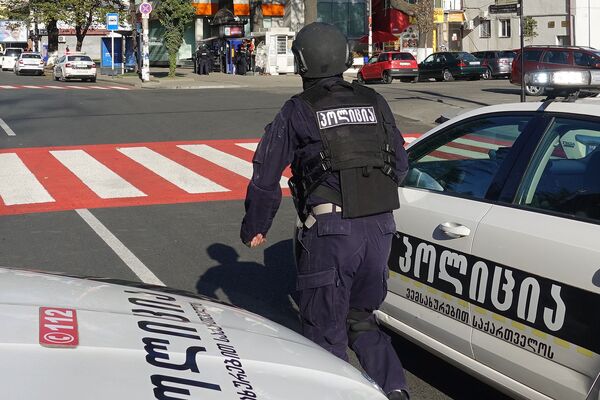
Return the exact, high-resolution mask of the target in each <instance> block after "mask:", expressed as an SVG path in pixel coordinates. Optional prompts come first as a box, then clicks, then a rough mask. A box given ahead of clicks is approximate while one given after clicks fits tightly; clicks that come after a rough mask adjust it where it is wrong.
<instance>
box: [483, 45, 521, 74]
mask: <svg viewBox="0 0 600 400" xmlns="http://www.w3.org/2000/svg"><path fill="white" fill-rule="evenodd" d="M473 55H474V56H475V57H477V58H478V59H480V60H481V65H482V66H485V67H486V70H485V72H484V73H483V74H482V77H483V79H493V78H500V77H507V76H509V75H510V72H511V69H512V63H513V60H514V59H515V56H516V54H515V52H514V51H508V50H502V51H478V52H475V53H473Z"/></svg>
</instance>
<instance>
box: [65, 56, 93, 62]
mask: <svg viewBox="0 0 600 400" xmlns="http://www.w3.org/2000/svg"><path fill="white" fill-rule="evenodd" d="M69 61H92V59H91V58H89V57H88V56H69Z"/></svg>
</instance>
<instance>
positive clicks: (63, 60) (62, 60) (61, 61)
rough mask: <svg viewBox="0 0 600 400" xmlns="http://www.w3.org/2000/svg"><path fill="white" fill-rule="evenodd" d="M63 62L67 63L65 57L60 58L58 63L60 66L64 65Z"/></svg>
mask: <svg viewBox="0 0 600 400" xmlns="http://www.w3.org/2000/svg"><path fill="white" fill-rule="evenodd" d="M63 62H65V56H62V57H60V58H59V59H58V61H57V62H56V63H57V64H60V63H63Z"/></svg>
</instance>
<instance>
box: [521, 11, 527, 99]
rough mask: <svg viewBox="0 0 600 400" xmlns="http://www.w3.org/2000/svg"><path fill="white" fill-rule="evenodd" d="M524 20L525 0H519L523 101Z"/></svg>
mask: <svg viewBox="0 0 600 400" xmlns="http://www.w3.org/2000/svg"><path fill="white" fill-rule="evenodd" d="M523 21H524V18H523V0H519V26H520V27H521V29H520V34H521V35H520V36H521V103H525V102H526V101H527V97H526V95H525V24H524V22H523Z"/></svg>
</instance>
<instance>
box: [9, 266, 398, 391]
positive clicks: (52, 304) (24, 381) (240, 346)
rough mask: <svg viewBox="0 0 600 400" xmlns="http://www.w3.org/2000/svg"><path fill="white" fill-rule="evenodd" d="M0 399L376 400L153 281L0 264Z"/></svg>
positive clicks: (242, 322) (274, 327)
mask: <svg viewBox="0 0 600 400" xmlns="http://www.w3.org/2000/svg"><path fill="white" fill-rule="evenodd" d="M0 316H1V318H2V329H1V330H0V347H1V348H2V356H3V360H4V362H2V363H0V374H1V376H2V398H3V399H46V400H81V399H86V400H95V399H98V400H100V399H102V400H105V399H127V400H147V399H159V400H161V399H206V400H216V399H228V400H229V399H231V400H255V399H285V400H306V399H334V400H335V399H337V400H385V399H386V397H385V395H384V394H383V393H382V392H381V391H380V389H379V388H378V387H377V386H376V385H375V384H373V383H371V381H370V380H369V379H367V378H366V377H365V376H363V374H362V373H361V372H359V371H358V370H357V369H355V368H354V367H352V366H351V365H350V364H348V363H346V362H344V361H342V360H340V359H338V358H337V357H335V356H333V355H331V354H329V353H328V352H327V351H325V350H324V349H322V348H321V347H319V346H318V345H316V344H314V343H313V342H311V341H309V340H307V339H305V338H304V337H302V336H301V335H299V334H297V333H295V332H293V331H291V330H289V329H287V328H284V327H282V326H280V325H278V324H276V323H274V322H271V321H269V320H267V319H265V318H262V317H260V316H258V315H255V314H252V313H250V312H247V311H245V310H242V309H240V308H236V307H233V306H229V305H226V304H224V303H220V302H217V301H215V300H211V299H209V298H206V297H203V296H199V295H195V294H191V293H185V292H180V291H177V290H174V289H168V288H164V287H160V286H151V285H144V284H141V283H134V282H125V281H111V280H109V279H93V278H88V279H81V278H76V277H70V276H63V275H54V274H46V273H40V272H32V271H25V270H16V269H6V268H0Z"/></svg>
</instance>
